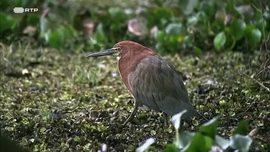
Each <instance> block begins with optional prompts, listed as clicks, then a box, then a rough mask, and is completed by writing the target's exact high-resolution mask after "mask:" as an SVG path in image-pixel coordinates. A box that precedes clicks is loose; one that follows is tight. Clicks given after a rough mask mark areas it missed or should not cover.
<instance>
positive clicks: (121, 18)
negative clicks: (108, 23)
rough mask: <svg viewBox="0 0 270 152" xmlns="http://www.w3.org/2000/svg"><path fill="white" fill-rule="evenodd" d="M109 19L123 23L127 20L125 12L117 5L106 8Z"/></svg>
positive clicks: (116, 22)
mask: <svg viewBox="0 0 270 152" xmlns="http://www.w3.org/2000/svg"><path fill="white" fill-rule="evenodd" d="M108 12H109V14H110V16H111V19H112V20H113V22H114V23H115V24H119V23H121V24H122V23H125V22H126V21H127V14H126V13H125V11H124V9H122V8H118V7H111V8H110V9H109V10H108Z"/></svg>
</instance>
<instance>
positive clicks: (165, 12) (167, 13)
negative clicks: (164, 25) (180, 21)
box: [154, 7, 172, 20]
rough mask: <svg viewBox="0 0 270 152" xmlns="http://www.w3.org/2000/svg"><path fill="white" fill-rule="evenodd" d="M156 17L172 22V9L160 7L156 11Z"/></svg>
mask: <svg viewBox="0 0 270 152" xmlns="http://www.w3.org/2000/svg"><path fill="white" fill-rule="evenodd" d="M154 15H155V17H157V18H159V19H161V18H162V19H165V20H170V19H171V18H172V12H171V9H168V8H163V7H159V8H156V9H155V10H154Z"/></svg>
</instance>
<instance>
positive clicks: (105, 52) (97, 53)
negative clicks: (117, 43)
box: [86, 48, 118, 58]
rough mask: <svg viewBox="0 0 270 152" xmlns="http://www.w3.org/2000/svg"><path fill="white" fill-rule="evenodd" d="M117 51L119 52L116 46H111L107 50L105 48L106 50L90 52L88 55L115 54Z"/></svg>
mask: <svg viewBox="0 0 270 152" xmlns="http://www.w3.org/2000/svg"><path fill="white" fill-rule="evenodd" d="M117 52H118V50H117V49H116V48H111V49H107V50H104V51H100V52H96V53H92V54H89V55H87V56H86V57H87V58H89V57H99V56H106V55H113V54H115V53H117Z"/></svg>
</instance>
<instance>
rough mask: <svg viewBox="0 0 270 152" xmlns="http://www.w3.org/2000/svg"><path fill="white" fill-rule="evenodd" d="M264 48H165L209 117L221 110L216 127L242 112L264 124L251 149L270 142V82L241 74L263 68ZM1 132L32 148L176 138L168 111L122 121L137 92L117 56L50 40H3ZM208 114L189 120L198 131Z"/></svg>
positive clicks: (227, 126) (188, 126) (224, 130)
mask: <svg viewBox="0 0 270 152" xmlns="http://www.w3.org/2000/svg"><path fill="white" fill-rule="evenodd" d="M258 57H259V55H258V53H257V52H255V53H253V54H244V53H239V52H225V53H221V54H214V53H208V54H205V55H201V56H194V55H189V56H183V55H172V56H164V58H166V59H167V60H168V61H170V62H171V63H173V65H175V66H176V68H177V70H179V71H180V72H179V74H181V75H182V76H183V79H184V81H185V83H186V86H187V89H188V91H189V95H190V98H191V99H192V103H193V105H195V106H196V108H197V109H198V110H199V111H200V112H201V113H203V114H204V115H205V116H206V117H207V118H209V119H212V118H213V117H215V116H217V115H219V116H220V124H219V127H218V130H217V132H218V134H219V135H221V136H222V137H226V138H229V137H230V136H231V135H232V134H233V132H232V131H231V130H232V129H233V128H236V126H237V124H238V122H239V121H241V120H244V119H245V120H249V121H248V122H249V123H248V126H249V127H248V128H247V130H248V131H251V130H253V129H255V128H257V129H258V132H257V134H255V135H254V136H253V137H252V138H253V143H252V147H251V149H252V151H266V150H267V149H269V145H270V143H269V140H268V139H269V136H270V134H269V130H270V128H269V126H270V119H269V118H270V113H269V108H270V107H269V105H270V104H269V99H270V94H269V92H267V91H266V90H265V89H263V88H262V87H260V86H259V85H258V84H256V83H254V81H252V80H251V79H250V78H248V77H246V76H244V75H243V73H245V74H247V75H253V77H254V78H256V75H255V73H256V72H258V69H259V67H260V63H258ZM0 61H1V64H0V65H1V75H0V79H1V85H0V101H1V102H0V106H1V110H0V122H1V133H2V134H3V135H5V136H8V137H10V138H11V139H13V140H15V141H16V142H18V143H19V144H20V145H21V146H23V147H25V148H29V149H30V150H31V151H89V150H93V151H97V150H98V149H100V148H101V147H102V145H103V144H107V146H108V147H107V148H108V150H109V151H124V150H127V151H134V150H135V149H136V148H137V147H138V146H140V145H141V144H143V143H144V142H145V141H146V140H147V139H148V138H150V137H154V138H156V142H155V144H153V145H152V147H151V148H150V149H149V150H150V151H156V150H157V149H163V148H164V147H165V146H166V145H167V144H169V143H172V142H173V140H174V138H175V130H174V128H173V126H172V125H171V121H170V119H169V118H166V117H164V115H162V114H160V113H156V112H153V111H144V110H140V112H139V113H138V114H137V115H136V117H135V118H134V119H133V120H132V121H131V123H128V125H127V126H126V127H122V123H123V122H124V121H125V119H126V118H127V116H128V115H129V114H130V112H131V111H132V109H133V99H132V98H131V95H130V94H129V92H128V91H127V89H126V88H125V86H124V85H123V83H122V82H121V78H120V76H119V74H118V72H117V60H116V58H115V57H103V58H100V59H87V58H85V56H84V55H83V54H72V53H66V52H61V51H58V50H54V49H51V48H32V47H30V46H27V47H25V46H20V45H11V46H8V47H4V46H2V48H1V60H0ZM203 123H205V122H204V121H203V120H193V121H192V122H184V123H183V125H182V126H181V127H180V132H182V131H198V129H199V127H200V126H201V125H202V124H203Z"/></svg>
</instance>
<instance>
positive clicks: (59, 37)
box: [45, 29, 65, 49]
mask: <svg viewBox="0 0 270 152" xmlns="http://www.w3.org/2000/svg"><path fill="white" fill-rule="evenodd" d="M45 35H46V37H47V42H48V44H49V45H50V46H52V47H54V48H57V49H59V48H61V47H62V46H63V45H64V44H65V37H64V34H63V33H62V31H61V30H59V29H57V30H55V31H52V32H50V31H49V32H47V33H46V34H45Z"/></svg>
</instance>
